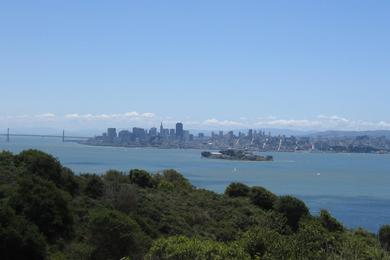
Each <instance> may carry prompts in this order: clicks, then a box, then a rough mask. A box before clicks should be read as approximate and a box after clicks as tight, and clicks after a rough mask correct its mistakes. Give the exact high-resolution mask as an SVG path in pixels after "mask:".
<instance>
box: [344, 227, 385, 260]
mask: <svg viewBox="0 0 390 260" xmlns="http://www.w3.org/2000/svg"><path fill="white" fill-rule="evenodd" d="M338 255H339V256H340V259H375V260H386V259H387V260H389V259H390V256H389V255H388V254H387V253H386V252H384V251H383V250H382V249H381V246H380V243H379V241H378V240H377V239H376V238H375V236H374V235H373V234H370V233H368V232H366V231H364V230H361V229H358V230H355V231H352V232H346V233H344V236H343V239H342V241H341V245H340V252H339V253H338Z"/></svg>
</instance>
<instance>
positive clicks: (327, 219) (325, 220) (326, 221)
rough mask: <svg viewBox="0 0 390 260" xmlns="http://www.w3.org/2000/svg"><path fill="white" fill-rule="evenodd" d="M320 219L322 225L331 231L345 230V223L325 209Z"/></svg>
mask: <svg viewBox="0 0 390 260" xmlns="http://www.w3.org/2000/svg"><path fill="white" fill-rule="evenodd" d="M319 219H320V221H321V223H322V225H323V226H324V227H325V228H326V229H327V230H328V231H330V232H337V231H338V232H341V231H343V230H344V227H343V225H342V224H341V223H340V222H338V221H337V219H335V218H334V217H332V215H330V213H329V212H328V211H326V210H324V209H322V210H321V212H320V217H319Z"/></svg>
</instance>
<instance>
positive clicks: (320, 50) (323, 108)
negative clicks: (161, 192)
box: [0, 0, 390, 129]
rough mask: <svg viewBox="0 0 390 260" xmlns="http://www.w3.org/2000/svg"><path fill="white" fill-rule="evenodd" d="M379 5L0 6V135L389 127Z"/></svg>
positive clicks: (385, 31)
mask: <svg viewBox="0 0 390 260" xmlns="http://www.w3.org/2000/svg"><path fill="white" fill-rule="evenodd" d="M389 14H390V1H385V0H384V1H376V0H366V1H363V0H362V1H355V0H354V1H347V0H346V1H343V0H333V1H332V0H326V1H325V0H323V1H322V0H318V1H312V0H308V1H274V0H272V1H271V0H270V1H258V0H256V1H245V0H243V1H228V0H223V1H216V0H213V1H210V0H207V1H169V0H167V1H97V0H94V1H70V0H63V1H61V0H48V1H39V0H37V1H28V0H26V1H18V0H12V1H1V2H0V89H1V92H0V127H2V128H4V127H21V126H29V127H30V126H31V127H38V126H39V127H42V126H45V127H53V128H56V127H69V128H77V127H80V128H82V127H88V128H99V127H106V126H109V125H116V126H118V127H126V126H129V127H132V126H134V125H139V126H152V125H158V124H159V122H160V121H161V120H164V121H165V122H166V124H168V125H169V124H172V123H173V122H175V121H176V120H180V121H183V122H185V123H186V124H187V126H188V127H190V128H202V129H203V128H219V127H225V128H238V127H247V126H248V127H258V128H261V127H278V128H297V129H330V128H334V129H390V113H389V111H390V102H389V100H390V18H389Z"/></svg>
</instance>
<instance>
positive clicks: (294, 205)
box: [275, 196, 309, 231]
mask: <svg viewBox="0 0 390 260" xmlns="http://www.w3.org/2000/svg"><path fill="white" fill-rule="evenodd" d="M275 210H276V211H278V212H280V213H282V214H283V215H285V216H286V218H287V223H288V225H289V226H290V227H291V228H292V229H293V230H294V231H296V230H297V229H298V224H299V221H300V220H301V218H302V217H305V216H307V215H308V214H309V209H308V208H307V207H306V205H305V203H304V202H303V201H301V200H300V199H297V198H295V197H292V196H281V197H279V199H278V200H277V201H276V203H275Z"/></svg>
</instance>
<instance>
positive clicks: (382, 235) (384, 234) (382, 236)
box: [379, 225, 390, 251]
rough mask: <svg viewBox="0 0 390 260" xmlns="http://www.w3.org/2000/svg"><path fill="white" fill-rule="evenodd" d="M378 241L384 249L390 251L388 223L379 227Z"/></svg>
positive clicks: (389, 228) (389, 227) (389, 226)
mask: <svg viewBox="0 0 390 260" xmlns="http://www.w3.org/2000/svg"><path fill="white" fill-rule="evenodd" d="M379 241H380V243H381V245H382V247H383V248H384V249H385V250H387V251H390V225H384V226H382V227H381V228H380V229H379Z"/></svg>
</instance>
